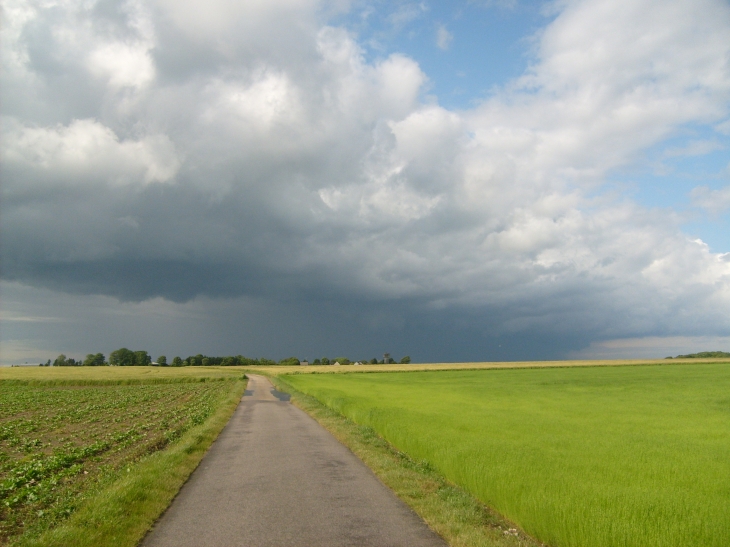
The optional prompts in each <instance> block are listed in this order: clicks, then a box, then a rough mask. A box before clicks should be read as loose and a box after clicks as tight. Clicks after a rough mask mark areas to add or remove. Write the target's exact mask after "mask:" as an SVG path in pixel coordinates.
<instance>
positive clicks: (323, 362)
mask: <svg viewBox="0 0 730 547" xmlns="http://www.w3.org/2000/svg"><path fill="white" fill-rule="evenodd" d="M322 364H323V365H329V364H330V360H329V359H327V357H322Z"/></svg>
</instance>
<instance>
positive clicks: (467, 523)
mask: <svg viewBox="0 0 730 547" xmlns="http://www.w3.org/2000/svg"><path fill="white" fill-rule="evenodd" d="M290 379H291V376H273V377H271V380H272V382H273V383H274V384H275V385H276V387H277V389H279V390H281V391H284V392H286V393H289V394H291V402H292V403H293V404H295V405H296V406H298V407H299V408H301V409H302V410H304V411H305V412H307V413H308V414H309V415H310V416H312V417H313V418H314V419H315V420H317V422H319V423H320V424H321V425H322V426H323V427H324V428H326V429H327V430H328V431H329V432H330V433H332V434H333V435H334V436H335V438H336V439H337V440H338V441H340V442H341V443H342V444H344V445H345V446H347V447H348V448H349V449H350V450H352V452H353V453H354V454H355V455H356V456H358V457H359V458H360V459H361V460H362V461H363V462H364V463H365V464H366V465H367V466H368V467H369V468H370V469H371V470H372V471H373V472H374V473H375V474H376V475H377V476H378V478H380V480H381V481H382V482H383V483H384V484H385V485H386V486H388V487H389V488H390V489H391V490H393V491H394V492H395V493H396V495H397V496H398V497H399V498H401V499H402V500H403V501H404V502H405V503H406V504H408V505H409V506H410V507H411V508H412V509H413V510H414V511H415V512H416V513H418V514H419V515H420V516H421V518H423V519H424V521H425V522H426V523H427V524H428V525H429V526H430V527H431V528H432V529H433V530H434V531H435V532H436V533H438V534H439V535H440V536H441V537H443V538H444V539H445V540H446V542H447V543H448V544H449V545H450V546H451V547H540V546H541V544H540V543H539V542H537V541H535V540H534V539H533V538H530V537H528V536H527V535H526V534H524V533H523V532H521V531H519V530H518V529H517V528H516V526H515V525H514V524H513V523H511V522H509V521H507V520H506V519H504V518H503V517H501V516H500V515H498V514H497V513H495V512H494V511H492V510H491V509H489V508H488V507H487V506H485V505H484V504H483V503H481V502H480V501H478V500H477V499H475V498H474V497H473V496H472V495H471V494H469V493H468V492H466V491H465V490H463V489H462V488H459V487H458V486H456V485H454V484H453V483H450V482H449V481H447V480H446V479H444V477H443V476H442V475H440V474H439V473H438V472H437V471H435V470H434V469H433V468H432V467H431V466H430V464H429V463H428V462H427V461H425V460H414V459H412V458H411V457H409V456H408V455H407V454H405V453H404V452H401V451H399V450H397V449H396V448H394V447H393V446H392V445H390V444H389V443H388V442H387V441H385V440H384V439H383V438H382V437H380V436H379V435H378V434H377V433H376V431H375V430H374V429H373V428H371V427H368V426H363V425H358V424H356V423H354V422H352V421H351V420H349V419H348V418H345V417H344V416H343V415H342V414H340V413H339V412H336V411H334V410H332V409H331V408H329V407H328V406H326V405H324V404H322V403H321V402H320V401H318V400H317V399H315V398H314V397H311V396H309V395H306V394H304V393H302V392H301V391H299V390H297V389H296V388H294V387H293V386H292V385H291V384H290V383H289V380H290Z"/></svg>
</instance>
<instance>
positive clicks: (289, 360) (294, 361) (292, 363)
mask: <svg viewBox="0 0 730 547" xmlns="http://www.w3.org/2000/svg"><path fill="white" fill-rule="evenodd" d="M279 364H280V365H286V366H296V365H298V364H299V359H297V358H296V357H288V358H287V359H282V360H281V361H279Z"/></svg>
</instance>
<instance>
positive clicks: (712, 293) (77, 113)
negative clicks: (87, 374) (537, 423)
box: [0, 0, 730, 364]
mask: <svg viewBox="0 0 730 547" xmlns="http://www.w3.org/2000/svg"><path fill="white" fill-rule="evenodd" d="M1 15H2V29H3V30H2V34H1V35H0V36H1V39H2V44H1V49H0V55H1V58H2V70H1V71H0V94H1V95H0V110H1V116H2V119H1V120H0V131H1V132H2V135H1V137H0V148H1V152H0V162H1V163H0V180H1V184H2V201H1V202H0V349H1V351H0V363H2V364H19V363H26V362H27V363H38V362H41V361H45V360H47V359H53V358H55V357H56V356H57V355H58V354H60V353H64V354H66V355H67V356H71V357H74V358H82V357H84V356H85V355H86V354H87V353H96V352H102V353H105V354H106V355H108V354H109V352H111V351H113V350H115V349H117V348H120V347H128V348H130V349H134V350H138V349H144V350H147V351H149V352H150V353H151V354H152V356H153V358H154V357H156V356H157V355H166V356H168V359H170V358H171V357H173V356H175V355H180V356H182V357H185V356H187V355H194V354H197V353H202V354H206V355H236V354H242V355H246V356H249V357H261V356H265V357H268V358H273V359H282V358H285V357H289V356H297V357H299V358H301V359H305V358H307V359H310V360H311V359H314V358H317V357H322V356H329V357H336V356H346V357H349V358H350V359H364V358H367V359H370V358H372V357H381V358H382V354H383V353H384V352H389V353H390V354H391V355H392V356H394V357H395V358H400V357H401V356H404V355H409V356H411V358H412V359H413V361H415V362H437V361H485V360H526V359H572V358H601V359H603V358H649V357H656V358H661V357H665V356H667V355H677V354H679V353H688V352H694V351H705V350H725V351H730V3H729V2H727V0H661V1H658V0H556V1H544V2H540V1H527V0H482V1H479V0H464V1H449V2H446V1H443V2H437V1H423V2H410V1H378V0H372V1H371V0H352V1H348V0H331V1H325V0H248V1H246V2H241V1H240V0H206V1H205V2H202V1H199V0H145V1H142V0H126V1H125V0H6V1H4V2H3V8H2V14H1Z"/></svg>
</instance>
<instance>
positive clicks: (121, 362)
mask: <svg viewBox="0 0 730 547" xmlns="http://www.w3.org/2000/svg"><path fill="white" fill-rule="evenodd" d="M145 353H146V352H145ZM109 364H110V365H111V366H113V367H131V366H134V365H135V364H137V356H136V355H135V353H134V352H133V351H132V350H131V349H127V348H119V349H117V350H114V351H112V352H111V353H110V354H109Z"/></svg>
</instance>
